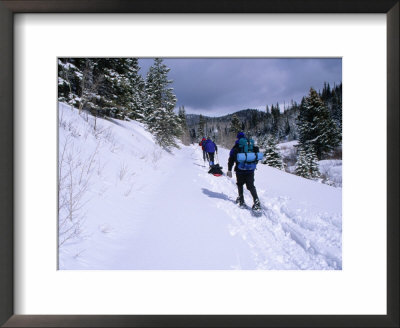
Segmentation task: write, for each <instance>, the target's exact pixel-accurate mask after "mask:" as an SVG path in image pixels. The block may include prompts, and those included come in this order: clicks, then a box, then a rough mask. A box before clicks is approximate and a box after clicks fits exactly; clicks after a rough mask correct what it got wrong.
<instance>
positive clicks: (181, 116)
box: [178, 106, 190, 145]
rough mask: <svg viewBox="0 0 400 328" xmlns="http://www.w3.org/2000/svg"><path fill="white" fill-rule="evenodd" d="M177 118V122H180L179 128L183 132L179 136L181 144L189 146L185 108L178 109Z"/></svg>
mask: <svg viewBox="0 0 400 328" xmlns="http://www.w3.org/2000/svg"><path fill="white" fill-rule="evenodd" d="M178 117H179V121H180V124H181V128H182V131H183V133H182V135H181V140H182V143H183V144H184V145H189V144H190V133H189V128H188V126H187V122H186V111H185V106H181V107H179V110H178Z"/></svg>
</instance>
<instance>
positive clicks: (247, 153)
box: [226, 132, 262, 214]
mask: <svg viewBox="0 0 400 328" xmlns="http://www.w3.org/2000/svg"><path fill="white" fill-rule="evenodd" d="M261 159H262V153H259V149H258V147H257V146H254V141H253V139H251V138H246V136H245V134H244V133H243V132H239V133H238V134H237V140H236V142H235V145H234V146H233V148H232V149H231V151H230V153H229V159H228V172H227V174H226V175H227V176H228V177H229V178H232V167H233V165H234V164H236V165H235V169H234V170H235V173H236V185H237V187H238V194H239V196H238V198H237V199H236V203H238V204H239V206H240V207H246V204H245V202H244V197H243V186H244V185H245V184H246V188H247V190H248V191H250V193H251V196H252V197H253V202H254V203H253V207H252V210H253V212H255V213H257V214H259V213H261V204H260V200H259V198H258V195H257V190H256V187H255V185H254V170H255V169H256V166H257V162H258V161H259V160H261Z"/></svg>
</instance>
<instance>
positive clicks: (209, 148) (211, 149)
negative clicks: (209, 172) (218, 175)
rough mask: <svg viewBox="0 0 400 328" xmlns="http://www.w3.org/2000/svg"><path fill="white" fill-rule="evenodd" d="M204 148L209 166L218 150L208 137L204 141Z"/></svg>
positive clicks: (212, 163) (211, 164)
mask: <svg viewBox="0 0 400 328" xmlns="http://www.w3.org/2000/svg"><path fill="white" fill-rule="evenodd" d="M204 149H205V151H206V153H207V156H208V159H209V164H210V167H211V166H213V165H214V154H215V153H216V152H218V147H217V145H216V144H215V143H214V142H213V141H212V140H211V138H210V137H207V140H206V141H205V143H204Z"/></svg>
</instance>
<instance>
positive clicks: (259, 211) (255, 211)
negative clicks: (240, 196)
mask: <svg viewBox="0 0 400 328" xmlns="http://www.w3.org/2000/svg"><path fill="white" fill-rule="evenodd" d="M251 210H252V212H253V215H254V216H261V215H262V209H261V204H260V200H259V199H256V200H255V201H254V205H253V207H252V208H251Z"/></svg>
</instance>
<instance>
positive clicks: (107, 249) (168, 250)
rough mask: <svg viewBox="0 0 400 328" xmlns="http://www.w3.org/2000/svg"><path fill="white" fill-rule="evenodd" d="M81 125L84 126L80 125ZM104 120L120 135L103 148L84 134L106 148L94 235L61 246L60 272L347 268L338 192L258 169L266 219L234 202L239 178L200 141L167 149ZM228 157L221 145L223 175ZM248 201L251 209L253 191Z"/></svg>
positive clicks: (90, 219) (93, 193) (89, 219)
mask: <svg viewBox="0 0 400 328" xmlns="http://www.w3.org/2000/svg"><path fill="white" fill-rule="evenodd" d="M66 115H72V114H71V113H70V111H66V112H65V116H66ZM72 118H73V119H74V120H76V117H75V116H73V115H72V116H71V120H72ZM79 124H85V123H83V122H81V123H80V122H79V120H78V121H74V126H79ZM102 124H104V126H105V127H107V125H110V124H111V125H110V126H111V127H112V128H113V134H112V135H111V134H110V135H109V136H108V137H107V138H108V139H109V140H108V141H107V140H106V141H102V143H101V145H100V146H98V145H97V142H98V140H97V139H93V141H94V142H93V144H92V145H90V142H91V139H90V136H89V137H87V136H86V134H85V133H82V132H81V135H83V136H85V148H83V147H82V149H90V147H91V148H92V149H97V148H98V149H99V158H98V159H96V163H95V164H94V165H98V166H99V169H98V170H97V171H98V172H97V174H98V178H97V179H96V181H95V182H94V183H93V185H92V186H91V189H90V197H89V198H88V199H89V201H88V206H87V208H86V221H85V223H84V228H85V232H86V233H85V235H83V236H82V238H81V239H80V240H76V241H71V242H68V244H67V246H65V247H63V248H62V249H61V250H60V257H61V258H60V268H62V269H97V270H104V269H105V270H107V269H108V270H154V269H160V270H199V269H200V270H231V269H242V270H243V269H244V270H246V269H247V270H250V269H266V270H287V269H289V270H338V269H339V270H340V269H341V268H342V216H341V189H340V188H334V187H330V186H326V185H322V184H320V183H317V182H315V181H310V180H306V179H303V178H300V177H297V176H294V175H292V174H288V173H285V172H282V171H280V170H277V169H273V168H270V167H268V166H266V165H261V164H260V165H258V168H257V171H256V173H255V180H256V181H255V185H256V187H257V192H258V195H259V198H260V201H261V204H262V208H263V215H262V216H261V217H254V216H252V214H251V211H250V210H249V209H241V208H239V207H238V206H237V204H235V199H236V197H237V186H236V179H235V177H233V178H232V179H229V178H228V177H227V176H226V175H224V176H221V177H214V176H212V175H210V174H208V173H207V171H208V168H206V167H204V162H203V158H202V151H201V149H200V147H198V146H197V145H194V146H182V147H181V149H179V150H174V152H173V153H166V152H162V151H161V150H160V149H159V148H157V147H155V145H154V143H153V142H152V139H151V136H149V134H148V133H147V132H146V131H145V130H144V129H143V128H142V127H140V126H139V125H137V124H135V123H134V122H119V125H115V124H114V123H113V122H112V123H109V122H105V121H104V122H102ZM133 124H135V125H133ZM132 128H133V130H132ZM77 129H78V128H77ZM82 129H84V127H81V130H82ZM77 131H78V130H77ZM74 133H75V132H74ZM75 134H77V133H75ZM61 135H62V134H61ZM79 140H80V139H79V138H76V137H74V142H77V141H79ZM117 141H118V142H117ZM89 154H90V152H89ZM228 154H229V151H228V150H227V149H223V148H220V149H219V154H218V155H219V159H220V164H221V165H222V166H223V167H224V169H223V171H224V173H226V171H227V167H226V165H227V164H226V163H227V159H228ZM81 156H82V154H81ZM100 167H101V168H103V169H100ZM245 201H246V203H247V204H248V205H249V206H251V205H252V199H251V196H250V193H249V192H248V191H247V190H246V189H245Z"/></svg>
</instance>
